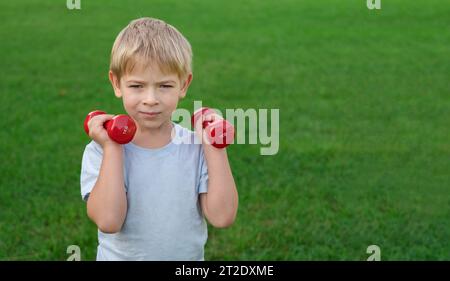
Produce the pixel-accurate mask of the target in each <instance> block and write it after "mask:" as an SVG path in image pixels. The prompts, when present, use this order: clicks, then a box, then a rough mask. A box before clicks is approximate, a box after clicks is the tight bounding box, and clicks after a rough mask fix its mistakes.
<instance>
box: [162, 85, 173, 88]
mask: <svg viewBox="0 0 450 281" xmlns="http://www.w3.org/2000/svg"><path fill="white" fill-rule="evenodd" d="M160 87H161V88H165V89H168V88H173V86H172V85H161V86H160Z"/></svg>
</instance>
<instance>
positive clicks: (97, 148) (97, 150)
mask: <svg viewBox="0 0 450 281" xmlns="http://www.w3.org/2000/svg"><path fill="white" fill-rule="evenodd" d="M84 154H90V155H100V156H101V155H103V148H102V146H101V145H100V144H98V143H96V142H95V141H93V140H92V141H91V142H90V143H88V144H87V145H86V147H85V149H84Z"/></svg>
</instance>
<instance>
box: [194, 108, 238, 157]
mask: <svg viewBox="0 0 450 281" xmlns="http://www.w3.org/2000/svg"><path fill="white" fill-rule="evenodd" d="M208 113H215V112H214V111H213V110H212V109H210V108H207V107H202V108H199V109H198V110H196V111H195V112H194V114H192V117H191V122H192V127H194V126H195V123H197V120H198V119H199V118H201V117H202V116H203V115H206V114H208ZM202 127H203V129H205V131H206V136H207V138H208V141H209V143H210V144H211V145H212V146H214V147H216V148H224V147H227V146H228V145H230V144H231V143H232V142H233V140H234V127H233V125H231V123H230V122H228V121H227V120H226V119H222V120H217V121H214V122H213V121H203V122H202Z"/></svg>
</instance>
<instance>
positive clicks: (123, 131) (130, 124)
mask: <svg viewBox="0 0 450 281" xmlns="http://www.w3.org/2000/svg"><path fill="white" fill-rule="evenodd" d="M101 114H106V112H104V111H101V110H95V111H92V112H90V113H89V114H88V115H87V116H86V119H85V120H84V131H85V132H86V134H88V135H89V127H88V122H89V120H91V118H92V117H94V116H96V115H101ZM103 127H104V128H105V129H106V131H107V132H108V136H109V137H110V138H111V139H112V140H113V141H115V142H117V143H119V144H126V143H129V142H130V141H131V140H132V139H133V137H134V134H135V133H136V124H135V123H134V121H133V119H131V118H130V116H128V115H125V114H120V115H116V116H114V117H113V118H112V119H111V120H108V121H106V122H105V123H104V124H103Z"/></svg>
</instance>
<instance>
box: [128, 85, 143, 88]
mask: <svg viewBox="0 0 450 281" xmlns="http://www.w3.org/2000/svg"><path fill="white" fill-rule="evenodd" d="M128 87H129V88H136V89H138V88H141V87H142V85H130V86H128Z"/></svg>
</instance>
